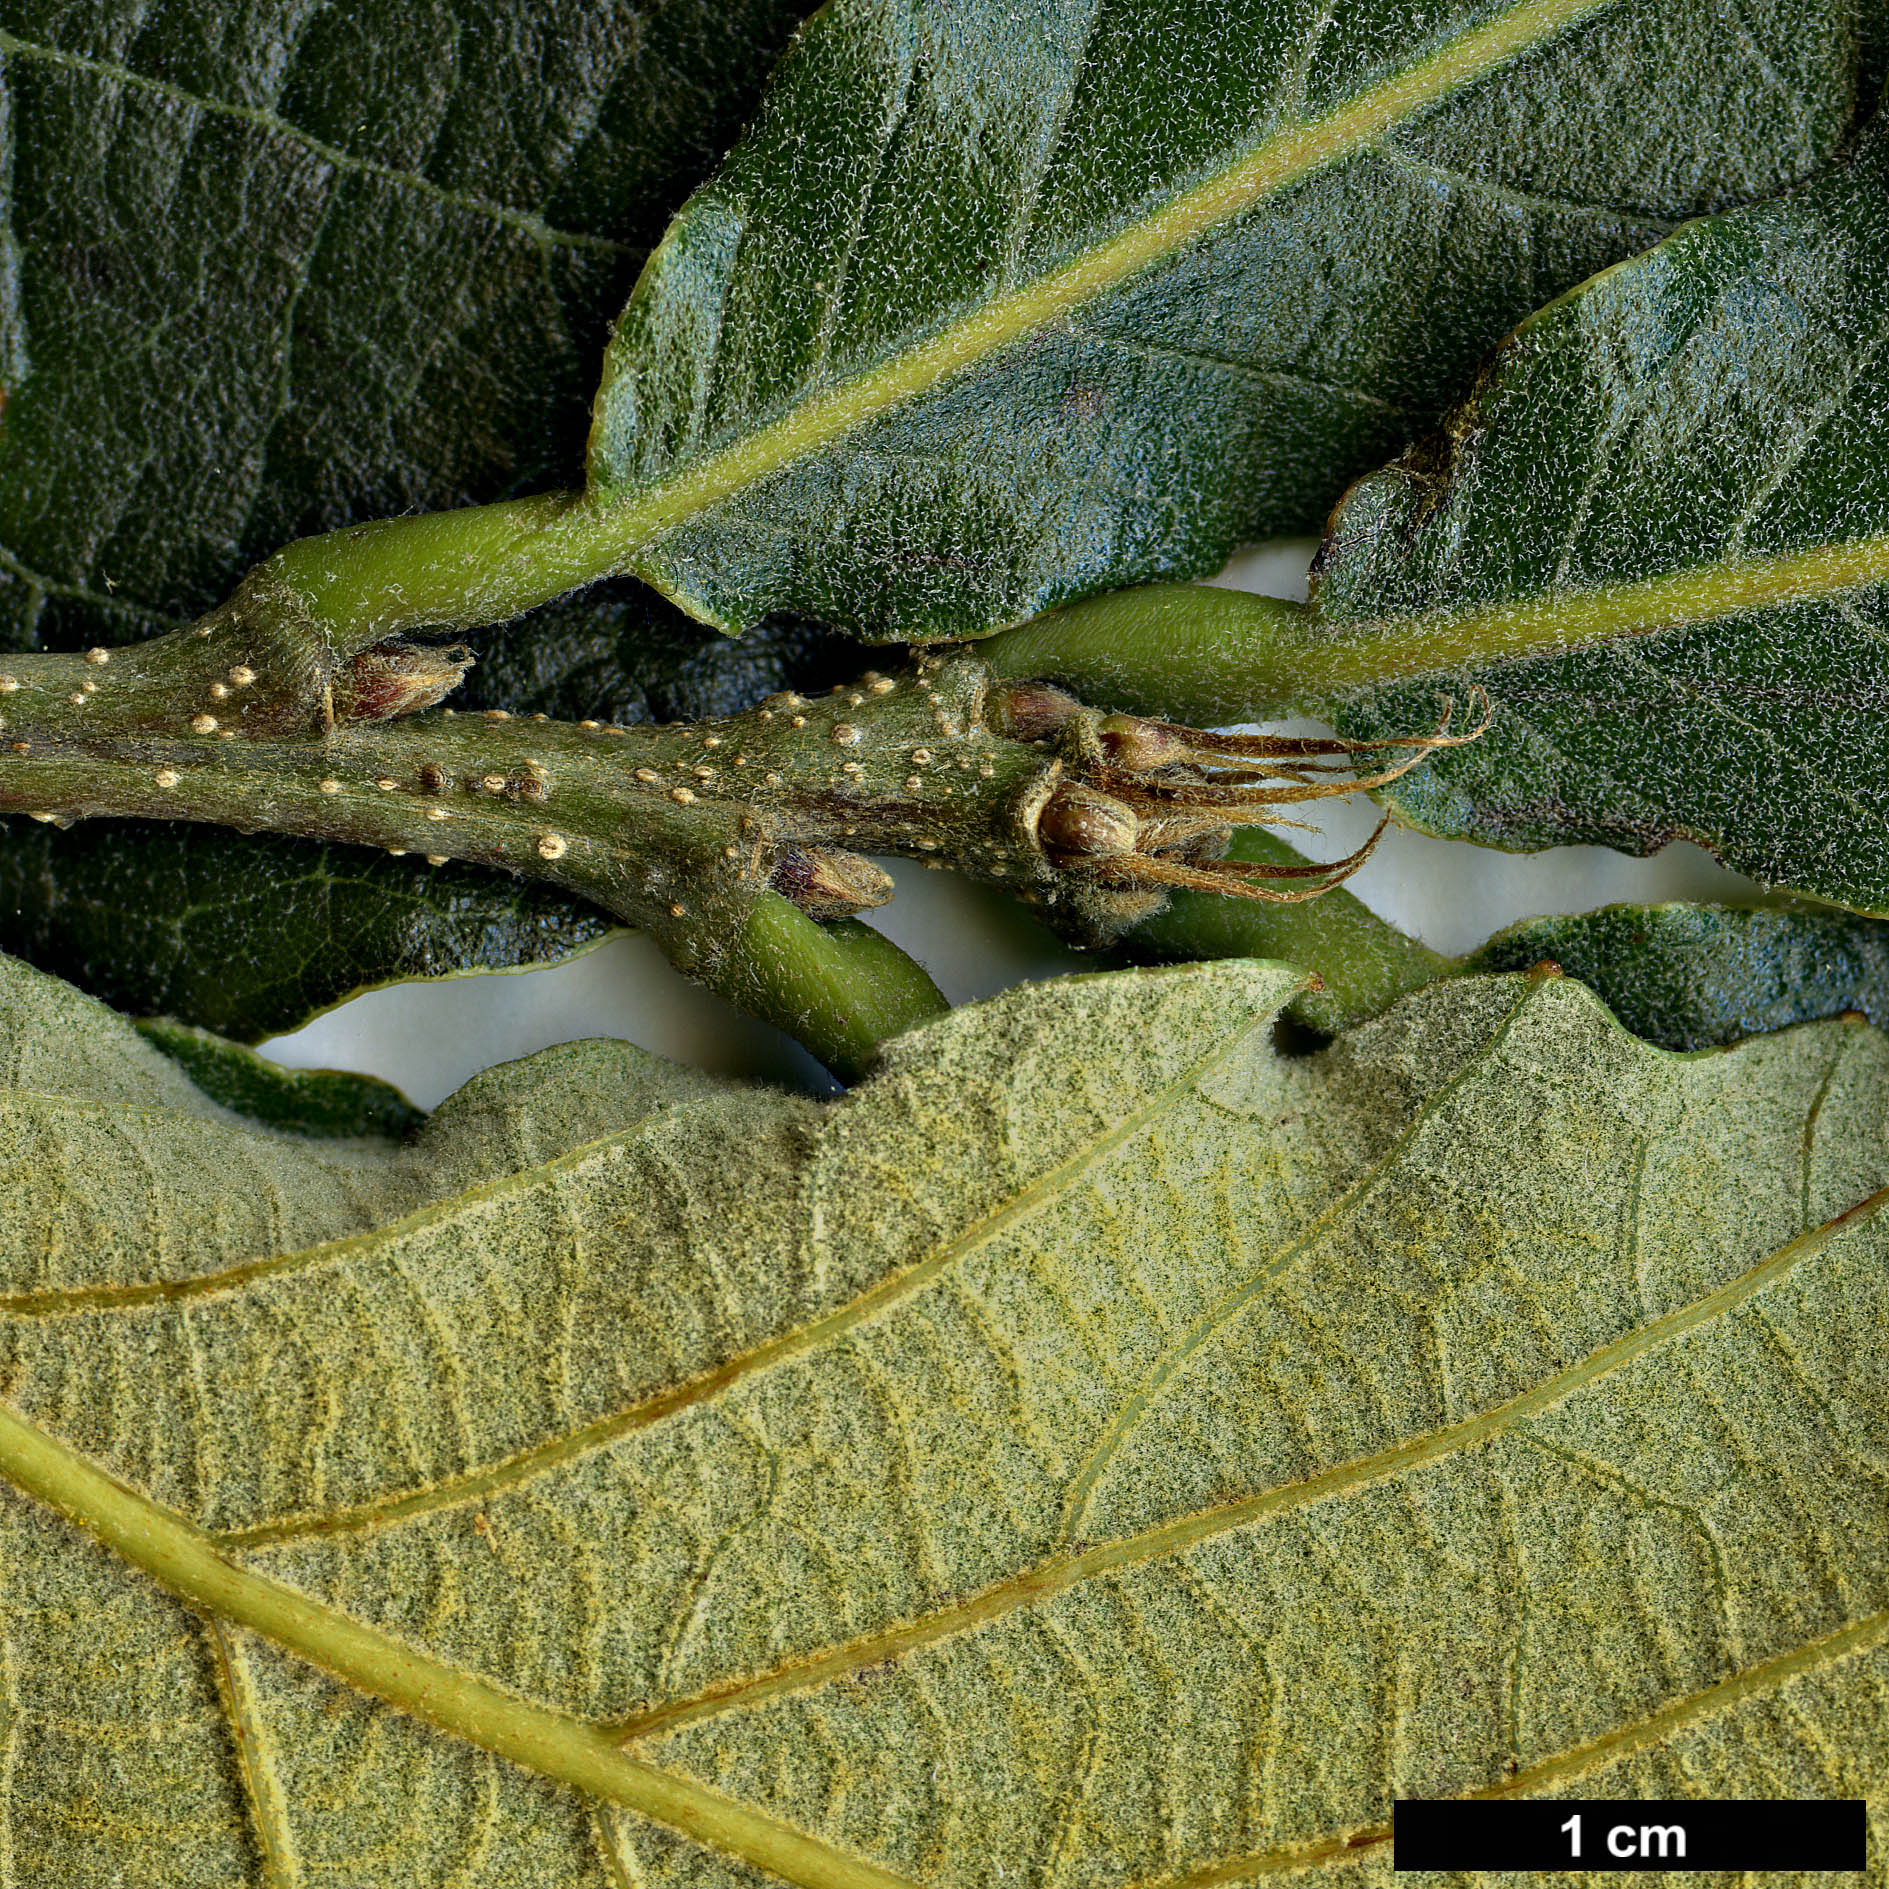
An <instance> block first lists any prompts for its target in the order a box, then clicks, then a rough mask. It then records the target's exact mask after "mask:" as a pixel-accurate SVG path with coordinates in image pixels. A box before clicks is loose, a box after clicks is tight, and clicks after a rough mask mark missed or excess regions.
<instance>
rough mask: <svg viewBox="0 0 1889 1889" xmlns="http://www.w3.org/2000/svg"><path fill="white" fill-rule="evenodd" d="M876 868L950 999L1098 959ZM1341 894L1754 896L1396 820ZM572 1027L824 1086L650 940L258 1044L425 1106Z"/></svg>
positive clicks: (1416, 923)
mask: <svg viewBox="0 0 1889 1889" xmlns="http://www.w3.org/2000/svg"><path fill="white" fill-rule="evenodd" d="M1313 549H1314V547H1313V546H1312V545H1311V544H1310V543H1309V542H1304V543H1293V544H1280V545H1272V546H1263V547H1260V548H1258V549H1256V550H1253V551H1250V552H1247V553H1245V554H1243V555H1241V556H1240V557H1237V558H1235V559H1234V561H1233V562H1232V564H1230V565H1229V566H1228V567H1227V569H1226V571H1225V572H1223V573H1222V575H1221V576H1220V578H1219V579H1217V580H1216V581H1218V582H1220V583H1224V584H1228V585H1231V586H1233V587H1235V588H1238V589H1243V590H1256V591H1263V592H1265V593H1267V594H1269V595H1272V596H1279V597H1301V598H1302V597H1303V596H1304V595H1305V569H1306V565H1307V564H1308V563H1309V562H1310V559H1311V554H1312V551H1313ZM861 663H862V666H863V665H864V663H865V655H864V653H863V652H862V655H861ZM1305 726H1308V727H1309V726H1310V724H1305ZM1321 806H1322V808H1323V814H1322V817H1320V816H1319V815H1318V814H1316V813H1315V814H1313V815H1311V816H1308V817H1311V818H1313V819H1315V820H1316V822H1317V824H1318V826H1319V827H1320V828H1321V830H1322V832H1323V834H1324V836H1325V837H1324V839H1323V840H1322V841H1321V840H1319V839H1318V838H1316V837H1314V836H1313V835H1310V834H1292V835H1290V836H1289V837H1290V838H1291V839H1292V840H1293V842H1294V844H1295V845H1302V846H1304V848H1305V849H1306V850H1307V851H1308V852H1311V853H1314V854H1316V855H1317V856H1318V857H1321V858H1337V857H1340V856H1341V855H1343V854H1345V853H1347V852H1349V851H1351V850H1352V848H1354V847H1355V846H1357V845H1358V844H1359V843H1360V842H1361V841H1363V839H1364V838H1365V837H1366V836H1367V835H1368V834H1369V832H1370V830H1371V827H1372V825H1373V824H1374V823H1375V820H1376V817H1377V816H1376V809H1375V808H1374V807H1372V806H1371V804H1370V803H1369V802H1368V801H1365V800H1363V799H1361V798H1360V799H1355V800H1348V801H1329V802H1324V803H1321ZM882 863H883V864H884V865H885V866H886V867H887V868H888V870H890V872H891V873H892V875H893V877H894V878H895V879H896V880H897V882H898V896H897V897H896V898H895V899H894V900H893V902H892V904H890V905H889V906H886V907H884V908H882V909H881V910H879V911H877V912H875V913H873V914H872V921H871V922H872V923H873V924H874V925H876V926H877V927H878V928H879V929H880V930H881V931H883V932H885V933H886V934H887V936H888V937H890V938H892V939H893V940H895V941H896V942H897V943H898V944H900V945H902V946H904V948H905V949H906V950H907V951H909V952H910V953H911V954H912V955H913V956H914V957H915V958H917V959H918V960H919V961H920V962H921V963H922V964H923V965H924V966H925V968H926V969H927V970H929V971H930V972H931V974H932V976H933V977H934V978H936V979H937V981H938V984H939V986H940V988H942V990H943V991H944V994H945V995H946V996H947V997H948V998H950V999H951V1001H952V1002H953V1003H965V1002H969V1001H972V1000H974V999H976V998H979V997H988V996H990V995H991V994H992V993H993V992H996V991H999V990H1003V989H1005V988H1006V987H1008V986H1009V985H1011V984H1015V983H1019V982H1022V981H1023V980H1025V979H1029V978H1040V977H1053V976H1055V975H1056V974H1057V973H1058V972H1061V971H1066V970H1093V969H1094V968H1095V963H1094V960H1093V959H1088V958H1082V957H1078V956H1077V955H1076V954H1074V953H1073V952H1069V951H1066V950H1064V949H1063V948H1062V947H1061V946H1060V945H1059V944H1058V943H1057V942H1056V940H1055V939H1054V938H1052V937H1051V936H1050V935H1049V933H1047V932H1046V931H1044V930H1043V929H1042V928H1041V927H1040V926H1038V925H1037V924H1036V923H1035V922H1034V920H1032V919H1031V918H1030V917H1029V916H1028V915H1027V913H1026V912H1025V911H1024V909H1023V908H1022V907H1021V906H1018V905H1016V904H1015V903H1013V902H1012V901H1011V900H1009V899H1007V898H1005V897H1003V896H1002V895H1000V894H998V893H995V892H990V891H987V890H985V889H984V888H982V887H980V886H974V885H971V884H968V883H967V882H965V881H963V880H961V879H959V878H957V877H956V876H955V875H954V874H951V873H945V872H928V871H926V870H924V869H923V868H921V867H919V866H917V865H915V864H913V863H911V862H909V861H905V860H886V861H884V862H882ZM1350 888H1351V890H1352V891H1353V892H1355V893H1356V894H1357V895H1358V896H1359V897H1360V898H1361V899H1363V900H1364V902H1365V903H1366V904H1367V905H1369V906H1370V907H1371V908H1372V910H1373V911H1375V912H1378V913H1380V914H1381V915H1382V916H1383V917H1385V918H1388V919H1390V920H1391V921H1392V922H1393V923H1394V924H1397V925H1401V926H1402V927H1403V928H1404V929H1405V930H1406V931H1408V932H1412V933H1414V934H1415V935H1416V936H1417V937H1419V938H1421V939H1422V940H1423V942H1424V943H1425V944H1427V945H1430V946H1432V947H1433V948H1434V949H1436V950H1438V951H1447V952H1449V953H1451V954H1456V953H1460V952H1463V951H1467V950H1469V949H1470V948H1472V947H1473V946H1475V945H1478V944H1480V943H1481V942H1482V940H1483V939H1484V938H1486V937H1487V936H1488V935H1489V934H1490V933H1491V932H1492V931H1496V930H1498V929H1500V928H1501V927H1502V926H1503V925H1506V924H1509V923H1511V922H1512V921H1514V920H1515V919H1518V918H1526V917H1530V916H1532V915H1534V914H1536V913H1543V912H1582V911H1590V910H1592V909H1593V908H1594V907H1595V906H1597V905H1610V904H1614V903H1617V902H1619V901H1622V900H1631V901H1635V902H1651V901H1655V900H1660V899H1726V898H1744V897H1749V896H1751V895H1752V894H1753V893H1754V892H1755V890H1756V888H1755V887H1754V886H1753V885H1752V884H1751V883H1750V882H1749V881H1748V880H1745V879H1741V878H1739V877H1737V876H1736V875H1734V874H1732V873H1729V872H1726V871H1725V870H1724V869H1723V868H1722V867H1719V866H1717V865H1715V864H1714V863H1713V862H1712V861H1711V860H1710V859H1709V858H1707V857H1706V855H1705V854H1703V853H1701V852H1699V851H1698V850H1697V849H1696V848H1694V847H1690V846H1669V847H1668V848H1666V850H1665V851H1664V852H1662V853H1659V854H1658V855H1656V856H1655V857H1654V858H1651V859H1628V858H1626V857H1624V856H1623V855H1622V854H1619V853H1614V852H1609V851H1607V850H1606V849H1605V848H1603V847H1596V846H1580V847H1562V848H1559V849H1557V850H1555V851H1552V852H1545V853H1533V854H1526V855H1524V854H1514V853H1499V852H1493V851H1490V850H1488V849H1487V848H1484V847H1477V846H1465V845H1457V844H1452V843H1450V842H1447V841H1443V840H1434V839H1428V838H1425V837H1424V836H1423V835H1421V834H1417V833H1410V832H1406V831H1404V830H1402V829H1400V828H1396V827H1393V828H1392V829H1391V830H1390V831H1389V832H1388V833H1386V834H1385V836H1384V839H1383V842H1382V843H1381V844H1380V846H1379V847H1378V850H1377V852H1376V854H1375V855H1374V856H1373V858H1372V859H1371V860H1370V861H1369V862H1368V863H1367V864H1366V865H1365V867H1364V868H1363V870H1362V871H1360V872H1359V873H1358V874H1357V876H1356V877H1355V878H1353V879H1352V880H1351V881H1350ZM583 1036H620V1037H627V1038H628V1039H629V1040H630V1041H631V1042H633V1043H639V1044H641V1045H642V1046H643V1047H644V1048H645V1049H651V1050H656V1051H658V1052H659V1053H660V1054H662V1055H664V1056H671V1057H675V1058H677V1059H678V1060H680V1061H685V1062H692V1063H697V1064H700V1065H701V1066H703V1067H705V1068H709V1069H713V1070H716V1071H719V1072H722V1073H725V1074H730V1075H742V1076H752V1077H759V1078H762V1079H765V1080H768V1081H773V1082H785V1083H790V1084H792V1085H793V1086H795V1087H797V1088H804V1089H809V1090H814V1091H816V1092H826V1091H828V1090H830V1089H831V1088H832V1084H831V1083H830V1082H829V1081H828V1080H827V1078H826V1076H825V1073H824V1072H823V1071H822V1070H821V1069H820V1068H819V1067H818V1065H817V1064H815V1063H814V1062H813V1060H812V1059H811V1058H810V1057H809V1056H807V1055H806V1054H805V1052H804V1051H802V1050H801V1049H800V1048H799V1046H798V1045H797V1044H795V1043H793V1042H791V1041H789V1040H788V1039H787V1038H785V1037H783V1036H781V1035H780V1034H779V1033H778V1032H777V1031H774V1030H770V1029H768V1028H766V1027H765V1026H764V1025H762V1024H759V1023H756V1022H754V1021H753V1019H752V1018H749V1017H745V1016H743V1015H742V1014H741V1013H740V1012H739V1011H736V1010H733V1009H731V1008H730V1007H729V1006H728V1005H726V1004H724V1003H722V1002H721V1001H720V1000H719V999H718V998H715V997H711V996H710V995H709V994H708V993H707V992H706V991H703V990H700V989H698V988H697V987H696V986H695V985H693V984H690V983H688V982H687V981H686V980H685V979H683V978H681V977H679V976H678V975H677V974H676V973H675V972H674V971H672V970H671V969H670V968H669V965H668V963H667V962H666V960H665V959H664V958H663V956H662V954H661V953H660V952H659V951H658V950H657V949H656V947H655V946H654V945H653V944H651V943H650V942H649V941H648V940H647V939H646V938H642V937H634V936H631V937H616V938H612V939H610V940H608V941H607V942H605V943H604V944H601V945H598V946H596V947H595V948H594V949H592V950H590V951H588V952H586V953H585V954H584V955H582V956H581V957H578V958H575V959H572V960H569V961H567V962H566V963H563V964H558V965H553V966H551V967H549V968H548V969H543V970H535V971H508V972H499V973H490V974H482V975H478V976H466V977H455V978H446V979H442V980H439V981H437V982H429V983H409V984H396V985H392V986H390V987H389V988H387V989H385V990H377V991H370V992H368V993H367V994H366V995H365V996H361V997H357V998H355V999H354V1000H353V1001H352V1002H350V1003H345V1004H342V1005H340V1006H339V1007H338V1008H336V1009H334V1010H331V1011H330V1012H329V1013H328V1014H327V1015H326V1016H323V1017H319V1018H317V1019H316V1020H315V1022H313V1023H311V1024H310V1025H308V1027H307V1028H306V1029H303V1030H299V1031H297V1032H296V1033H295V1034H294V1035H293V1036H279V1037H276V1038H274V1039H273V1040H272V1041H270V1042H268V1043H265V1044H264V1045H263V1046H262V1047H263V1052H264V1054H266V1055H269V1056H272V1057H274V1058H275V1059H276V1060H277V1061H278V1062H283V1063H289V1064H294V1065H297V1066H300V1067H304V1068H308V1067H315V1068H331V1069H357V1070H364V1071H366V1072H368V1073H370V1074H373V1075H377V1076H382V1077H384V1078H385V1079H386V1080H387V1081H389V1082H392V1083H395V1084H396V1085H398V1086H399V1087H400V1088H402V1089H404V1090H405V1091H406V1093H407V1094H408V1095H409V1096H410V1097H411V1098H412V1099H413V1100H414V1101H415V1102H417V1103H419V1104H420V1106H421V1107H423V1108H432V1107H433V1106H435V1105H436V1104H437V1103H438V1102H439V1101H440V1100H441V1099H442V1098H443V1097H445V1096H447V1095H449V1094H451V1092H452V1091H453V1090H454V1089H456V1088H457V1087H458V1086H459V1085H460V1083H462V1082H464V1081H465V1080H466V1078H467V1077H468V1076H471V1075H474V1074H476V1073H477V1072H478V1071H479V1070H481V1069H484V1068H486V1067H488V1066H489V1065H490V1064H492V1063H499V1062H508V1061H510V1060H511V1059H512V1058H513V1057H516V1056H526V1055H529V1054H530V1053H531V1052H532V1051H533V1050H538V1049H543V1048H545V1047H546V1046H547V1045H549V1044H552V1043H562V1042H568V1041H569V1040H571V1039H572V1038H574V1037H583Z"/></svg>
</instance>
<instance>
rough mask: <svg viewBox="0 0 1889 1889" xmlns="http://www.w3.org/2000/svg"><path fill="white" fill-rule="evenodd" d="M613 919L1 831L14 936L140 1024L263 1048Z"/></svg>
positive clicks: (130, 824)
mask: <svg viewBox="0 0 1889 1889" xmlns="http://www.w3.org/2000/svg"><path fill="white" fill-rule="evenodd" d="M613 929H615V921H614V920H612V919H611V918H609V917H608V916H607V915H606V914H604V913H603V912H601V911H599V910H598V909H597V907H595V906H594V905H587V904H584V903H582V902H581V901H579V900H577V899H574V898H571V897H570V896H568V895H567V894H564V893H561V892H558V891H556V890H555V889H554V888H552V887H550V886H547V885H544V884H541V883H540V882H538V881H536V880H527V879H514V878H511V877H509V876H507V875H505V874H503V873H491V872H483V871H480V870H478V869H477V868H475V867H471V866H462V865H458V864H455V863H448V864H447V865H444V866H438V867H429V866H427V865H426V864H425V863H424V862H423V861H421V860H419V859H413V858H407V859H389V858H387V857H386V856H385V855H383V854H381V853H376V852H371V851H369V850H368V849H366V848H364V847H359V846H317V845H312V844H308V843H305V842H302V841H296V840H283V839H274V838H269V837H266V836H263V835H257V836H255V837H253V838H248V839H243V840H240V841H239V840H236V839H235V838H234V837H233V836H231V835H229V834H225V833H222V832H219V831H217V830H216V829H214V828H210V827H197V826H184V825H176V826H167V825H157V824H146V823H143V822H137V821H116V822H112V823H110V824H103V825H99V826H90V827H79V828H77V829H76V830H75V831H73V832H70V833H63V834H61V833H57V832H55V831H54V830H53V829H52V828H51V827H43V826H36V825H32V824H30V823H28V822H27V821H24V820H7V821H0V933H3V934H4V935H5V936H6V938H7V940H8V942H9V943H10V944H11V945H12V947H13V949H14V953H15V955H17V956H22V957H25V958H27V959H29V960H30V961H31V962H33V963H35V964H38V965H40V966H42V967H44V968H45V969H47V970H50V971H53V972H55V973H56V974H57V975H59V976H61V977H64V978H67V979H69V980H70V981H71V982H73V983H75V984H78V985H80V986H81V987H82V988H83V989H86V990H88V991H90V992H92V993H93V994H94V995H95V996H99V997H102V998H104V999H105V1001H106V1002H107V1003H110V1004H113V1005H115V1006H116V1007H117V1008H119V1009H120V1010H126V1011H130V1012H131V1013H132V1014H133V1015H162V1016H167V1017H173V1018H179V1019H182V1020H184V1021H187V1022H190V1023H197V1024H202V1025H204V1026H205V1027H207V1028H209V1029H213V1030H216V1031H217V1032H218V1033H219V1034H221V1035H223V1036H228V1037H233V1038H235V1039H237V1040H238V1041H249V1042H253V1041H255V1040H256V1039H257V1038H259V1037H264V1036H270V1035H273V1034H274V1033H276V1032H277V1031H281V1030H292V1029H295V1028H297V1027H298V1026H299V1025H300V1024H302V1023H304V1022H306V1021H307V1020H308V1018H309V1017H310V1016H311V1015H313V1014H314V1013H315V1012H317V1011H320V1010H325V1009H327V1008H328V1007H329V1006H330V1005H331V1004H336V1003H339V1002H340V1001H341V1000H342V999H343V998H344V997H348V996H351V995H353V994H354V993H355V992H356V991H358V990H360V989H361V988H362V987H363V986H366V985H372V984H380V983H386V982H388V981H390V980H392V979H394V978H399V977H441V976H444V975H446V974H447V973H449V972H453V971H461V970H470V969H476V968H481V967H483V968H489V969H498V968H501V967H503V966H506V965H512V964H522V963H530V962H532V961H534V960H536V959H541V958H556V957H562V956H565V955H567V954H568V953H569V952H571V951H574V950H577V949H579V948H580V947H581V946H583V945H586V944H589V943H592V942H594V941H595V940H596V939H598V938H601V937H603V936H604V935H605V933H607V932H609V931H611V930H613Z"/></svg>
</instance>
